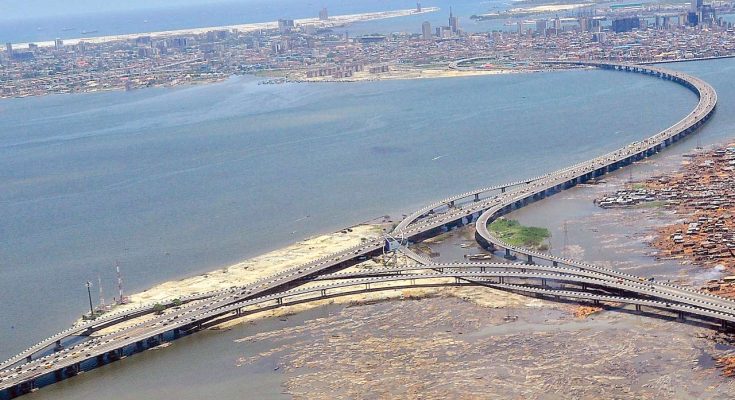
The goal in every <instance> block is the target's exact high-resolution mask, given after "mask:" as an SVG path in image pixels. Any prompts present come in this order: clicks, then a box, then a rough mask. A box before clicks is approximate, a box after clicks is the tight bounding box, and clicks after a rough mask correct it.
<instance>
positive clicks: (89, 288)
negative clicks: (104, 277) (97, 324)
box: [87, 281, 94, 318]
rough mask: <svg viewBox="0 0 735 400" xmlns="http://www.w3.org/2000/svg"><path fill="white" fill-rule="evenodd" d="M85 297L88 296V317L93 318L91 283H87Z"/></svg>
mask: <svg viewBox="0 0 735 400" xmlns="http://www.w3.org/2000/svg"><path fill="white" fill-rule="evenodd" d="M87 295H88V296H89V317H90V318H94V306H92V282H90V281H87Z"/></svg>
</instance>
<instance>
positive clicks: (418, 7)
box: [416, 2, 421, 12]
mask: <svg viewBox="0 0 735 400" xmlns="http://www.w3.org/2000/svg"><path fill="white" fill-rule="evenodd" d="M416 12H421V2H418V3H416Z"/></svg>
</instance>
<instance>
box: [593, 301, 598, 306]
mask: <svg viewBox="0 0 735 400" xmlns="http://www.w3.org/2000/svg"><path fill="white" fill-rule="evenodd" d="M592 304H594V305H596V306H599V305H600V300H593V301H592Z"/></svg>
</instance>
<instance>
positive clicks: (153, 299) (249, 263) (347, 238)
mask: <svg viewBox="0 0 735 400" xmlns="http://www.w3.org/2000/svg"><path fill="white" fill-rule="evenodd" d="M350 229H351V230H352V231H351V232H349V231H348V230H342V231H340V232H336V233H332V234H328V235H321V236H318V237H315V238H311V239H307V240H304V241H302V242H299V243H296V244H293V245H291V246H288V247H285V248H283V249H280V250H276V251H272V252H270V253H266V254H264V255H262V256H258V257H255V258H252V259H249V260H246V261H243V262H241V263H238V264H235V265H232V266H229V267H226V268H223V269H221V270H216V271H212V272H209V273H206V274H202V275H197V276H194V277H190V278H185V279H181V280H178V281H171V282H166V283H163V284H160V285H157V286H155V287H153V288H151V289H148V290H146V291H144V292H141V293H136V294H133V295H131V296H130V300H131V303H129V304H126V305H124V306H118V307H117V308H116V309H115V311H118V310H125V309H130V308H134V307H139V306H141V305H144V304H149V305H150V304H155V303H159V302H165V301H171V300H173V299H175V298H177V297H180V296H185V295H190V294H196V293H202V292H207V291H211V290H218V289H225V288H229V287H232V286H239V285H245V284H248V283H251V282H253V281H255V280H257V279H259V278H262V277H264V276H267V275H271V274H274V273H277V272H279V271H281V270H283V269H287V268H290V267H293V266H295V265H298V264H302V263H304V262H308V261H311V260H314V259H317V258H320V257H322V256H325V255H327V254H329V253H333V252H336V251H340V250H342V249H345V248H348V247H351V246H354V245H356V244H358V243H360V241H362V239H363V238H368V237H375V236H377V235H379V234H381V233H382V229H383V226H382V225H359V226H355V227H353V228H350ZM397 263H398V265H408V264H413V262H412V261H410V260H407V259H405V258H399V259H398V260H397ZM380 267H383V263H382V259H381V257H377V258H376V259H373V260H367V261H365V262H362V263H360V264H357V265H355V266H353V267H351V268H349V269H347V270H345V271H344V272H355V271H364V270H369V269H373V268H380ZM416 272H420V271H416ZM429 272H430V271H429ZM451 281H453V280H452V279H448V278H442V279H436V280H432V281H426V280H424V281H420V283H429V282H434V283H437V282H451ZM405 283H406V282H395V283H384V284H380V285H378V284H375V285H373V287H378V286H380V287H384V288H386V290H380V291H376V292H369V293H360V294H351V295H344V296H339V297H334V298H329V299H324V300H315V301H310V302H308V303H301V304H296V305H291V306H285V307H280V308H277V309H272V310H267V311H262V312H261V311H258V308H257V307H253V308H249V309H247V310H246V315H244V316H243V317H242V318H239V319H234V320H230V321H228V322H225V323H223V324H220V325H219V326H217V327H216V328H215V329H223V328H227V327H230V326H233V325H237V324H240V323H243V322H248V321H253V320H257V319H261V318H267V317H278V316H283V315H290V314H295V313H298V312H302V311H305V310H308V309H312V308H316V307H320V306H323V305H326V304H365V303H371V302H376V301H383V300H391V299H407V298H425V297H435V296H452V297H458V298H461V299H464V300H467V301H470V302H473V303H475V304H478V305H480V306H483V307H489V308H503V307H542V306H544V305H545V304H551V303H545V302H543V301H541V300H538V299H535V298H530V297H525V296H521V295H517V294H513V293H508V292H503V291H499V290H494V289H490V288H484V287H443V288H441V287H440V288H412V289H389V288H390V287H394V286H400V285H402V284H405ZM321 284H324V283H323V282H310V283H306V284H304V285H303V286H302V287H303V288H308V287H312V286H316V285H321ZM354 289H355V287H351V288H343V289H332V290H330V291H329V294H330V295H334V294H337V293H344V292H347V291H350V290H354ZM307 297H309V296H303V298H307ZM311 297H312V298H313V295H311ZM293 300H296V298H290V299H287V300H286V302H289V301H293ZM267 305H270V303H269V304H267ZM153 317H154V316H152V315H149V316H145V317H141V318H137V319H134V320H130V321H127V322H125V323H123V324H118V325H115V326H114V327H111V328H108V329H105V330H102V331H99V332H97V333H96V335H104V334H107V333H110V332H113V331H116V330H118V329H121V328H125V327H127V326H130V325H132V324H136V323H139V322H142V321H144V320H146V319H150V318H153Z"/></svg>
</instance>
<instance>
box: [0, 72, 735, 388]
mask: <svg viewBox="0 0 735 400" xmlns="http://www.w3.org/2000/svg"><path fill="white" fill-rule="evenodd" d="M463 62H464V61H460V62H459V63H457V66H456V67H461V66H462V65H463V64H462V63H463ZM554 63H560V62H554ZM565 64H579V65H585V66H591V67H597V68H603V69H612V70H619V71H627V72H635V73H642V74H647V75H652V76H656V77H659V78H662V79H666V80H670V81H673V82H676V83H678V84H681V85H683V86H685V87H687V88H688V89H690V90H692V91H694V92H695V93H696V94H697V95H698V97H699V102H698V103H697V106H696V107H695V109H694V110H692V112H690V113H689V114H688V115H687V116H686V117H685V118H683V119H682V120H680V121H679V122H677V123H676V124H674V125H672V126H671V127H669V128H667V129H666V130H664V131H662V132H659V133H657V134H655V135H653V136H651V137H649V138H648V139H645V140H643V141H641V142H634V143H632V144H630V145H628V146H625V147H623V148H620V149H617V150H615V151H613V152H610V153H607V154H605V155H602V156H599V157H596V158H594V159H592V160H588V161H585V162H582V163H578V164H575V165H572V166H569V167H566V168H563V169H561V170H558V171H554V172H552V173H549V174H546V175H543V176H540V177H536V178H532V179H528V180H523V181H518V182H512V183H509V184H505V185H496V186H492V187H487V188H482V189H478V190H474V191H470V192H466V193H463V194H460V195H457V196H452V197H449V198H447V199H444V200H442V201H440V202H436V203H433V204H430V205H428V206H426V207H424V208H422V209H420V210H418V211H416V212H414V213H412V214H410V215H408V216H407V217H406V218H404V220H403V221H401V222H400V223H399V224H398V225H397V227H396V229H395V230H394V231H393V234H394V236H397V237H402V238H405V239H410V240H417V239H421V238H423V237H427V236H431V235H434V234H435V233H437V232H439V231H441V230H442V229H446V228H449V227H452V226H456V225H464V224H467V223H470V222H471V221H475V224H476V227H477V235H476V238H477V240H478V242H480V244H481V245H482V246H484V247H485V248H488V249H490V250H495V251H497V250H502V251H504V252H505V256H506V257H507V258H509V259H515V258H516V257H518V256H522V257H524V258H525V262H526V263H527V265H526V264H498V265H504V266H503V267H499V266H498V265H485V266H484V267H483V266H472V267H469V266H461V265H454V266H452V267H447V266H442V265H423V266H422V268H423V269H428V270H430V271H432V272H428V273H413V274H406V273H405V271H400V272H398V271H394V274H387V275H386V274H384V275H385V276H369V277H358V276H352V278H355V279H347V278H345V277H340V276H335V275H332V276H331V277H332V280H335V281H336V282H335V283H330V284H326V285H318V286H316V287H311V288H301V289H298V288H297V289H294V288H295V287H299V286H302V285H303V284H304V283H307V282H312V281H313V282H315V283H318V282H319V281H320V280H323V279H326V278H317V277H318V276H319V275H324V274H329V273H330V272H333V271H336V270H339V269H343V268H345V267H347V266H350V265H352V264H354V263H356V262H357V261H358V259H359V258H361V257H364V256H371V255H376V254H379V253H381V252H382V248H383V240H382V239H378V238H374V239H371V240H367V241H365V242H364V243H361V244H360V245H357V246H354V247H351V248H349V249H346V250H343V251H340V252H337V253H333V254H330V255H328V256H325V257H322V258H320V259H317V260H314V261H312V262H309V263H305V264H302V265H299V266H296V267H293V268H289V269H287V270H284V271H281V272H279V273H277V274H274V275H271V276H268V277H265V278H263V279H260V280H258V281H256V282H254V283H252V284H249V285H246V286H241V287H233V288H229V289H226V290H219V291H214V292H210V293H206V294H202V295H198V296H195V297H194V298H192V299H186V300H187V303H186V304H183V305H181V306H178V307H175V308H172V309H169V310H168V311H167V312H165V313H164V314H163V315H157V314H151V312H150V311H151V310H150V309H145V308H144V309H139V310H134V311H132V312H130V313H124V314H122V315H110V316H107V317H105V318H104V319H100V320H97V321H91V322H89V323H86V324H83V325H82V326H80V327H77V328H72V329H71V330H67V331H64V332H61V333H60V334H57V335H54V336H53V337H52V338H49V339H47V340H45V341H42V342H41V343H39V344H38V345H36V346H33V347H31V348H30V349H28V350H26V351H24V352H21V353H20V354H18V355H17V356H15V357H13V358H11V359H10V360H8V361H6V362H4V363H2V364H1V365H2V367H0V368H5V369H4V370H2V371H0V397H1V396H2V394H3V393H5V395H6V397H9V396H11V397H12V396H16V395H20V394H23V393H27V392H29V391H31V390H33V389H34V388H35V387H36V385H37V383H38V382H41V383H44V382H43V380H44V379H45V380H46V382H45V383H46V384H47V383H53V382H54V381H57V380H60V379H63V378H65V377H68V376H73V375H76V374H77V373H79V372H80V371H81V370H82V369H83V368H90V367H96V366H98V365H102V364H104V363H105V362H107V361H111V360H116V359H119V358H121V357H124V356H125V355H127V354H130V353H132V352H135V351H141V350H144V349H145V348H147V347H150V346H153V345H155V344H156V343H159V342H160V341H161V340H164V337H177V336H178V335H180V334H184V333H188V332H191V331H195V330H197V329H201V328H202V327H204V326H207V325H208V324H213V323H215V322H216V321H220V320H222V319H227V318H233V317H237V316H240V315H243V313H246V312H249V311H248V310H249V309H250V308H249V307H251V306H258V307H259V308H257V310H262V309H263V307H266V308H267V307H278V306H282V305H284V304H286V303H289V301H288V299H294V298H296V299H300V298H301V297H299V296H303V299H305V300H303V301H311V300H313V299H316V298H324V297H325V296H327V295H328V292H329V291H332V290H337V289H344V288H349V287H355V286H358V287H362V288H361V289H359V290H367V291H369V290H377V289H376V287H378V286H379V285H381V284H391V283H395V282H404V283H403V286H401V287H412V286H414V285H427V284H423V283H421V282H429V283H428V285H439V286H441V285H449V284H451V285H485V286H491V287H496V288H499V289H504V290H512V291H520V292H525V293H533V294H535V295H540V296H554V297H555V298H567V299H578V300H592V301H603V302H606V301H607V302H619V303H627V304H636V305H637V306H647V307H653V308H657V309H662V310H669V311H676V312H679V313H682V314H680V315H683V314H684V313H687V314H690V315H694V316H697V317H701V318H709V319H712V320H715V321H719V322H720V323H722V324H723V325H724V326H726V325H727V324H728V323H732V322H735V311H733V310H735V303H734V302H732V301H729V300H726V299H722V298H719V297H717V296H712V295H709V294H706V293H701V292H698V291H695V290H691V289H686V288H680V287H677V286H675V285H668V284H663V283H648V282H642V281H641V279H640V278H639V277H636V276H633V275H630V274H626V273H622V272H619V271H615V270H611V269H608V268H603V267H599V266H595V265H591V264H587V263H583V262H578V261H575V260H566V259H562V258H559V257H554V256H551V255H547V254H542V253H538V252H534V251H530V250H527V249H523V248H519V247H514V246H510V245H508V244H506V243H504V242H502V241H501V240H499V239H497V238H495V237H493V236H492V235H490V233H489V232H488V230H487V224H488V222H489V221H491V220H493V219H495V218H497V217H499V216H501V215H503V214H505V213H508V212H510V211H512V210H514V209H517V208H519V207H522V206H524V205H526V204H528V203H530V202H532V201H535V200H538V199H541V198H544V197H546V196H548V195H551V194H554V193H556V192H559V191H561V190H564V189H567V188H570V187H572V186H574V185H576V184H578V183H582V182H585V181H587V180H590V179H593V178H594V177H597V176H601V175H603V174H605V173H607V172H610V171H613V170H615V169H617V168H621V167H623V166H625V165H628V164H630V163H632V162H634V161H636V160H639V159H642V158H644V157H647V156H650V155H653V154H655V153H657V152H659V151H661V150H662V149H663V148H664V147H666V146H668V145H671V144H673V143H674V142H676V141H678V140H680V139H681V138H683V137H685V136H686V135H688V134H690V133H692V132H694V131H695V130H696V129H697V128H698V127H700V126H701V125H702V124H704V123H705V122H706V121H707V120H708V119H709V118H710V117H711V116H712V114H713V113H714V110H715V107H716V104H717V95H716V93H715V91H714V89H713V88H712V87H711V86H710V85H709V84H707V83H706V82H704V81H702V80H700V79H698V78H695V77H693V76H690V75H687V74H684V73H681V72H674V71H669V70H666V69H663V68H660V67H655V66H638V65H626V64H618V63H565ZM412 258H414V259H416V260H417V261H418V262H419V263H423V264H426V263H427V260H424V259H422V258H421V257H412ZM540 263H546V264H550V265H541V264H540ZM518 265H523V266H522V267H518ZM462 268H481V270H479V271H471V270H467V271H462V270H461V269H462ZM482 268H484V270H482ZM445 269H448V270H445ZM457 269H459V271H457ZM518 269H520V271H518ZM327 276H329V275H327ZM528 280H535V281H541V285H540V286H538V285H536V286H533V285H526V284H523V282H525V281H528ZM447 281H448V282H447ZM506 281H510V282H511V283H508V282H506ZM519 281H520V283H519ZM406 282H407V283H406ZM417 282H419V283H417ZM548 282H563V283H564V284H573V285H578V286H581V287H582V290H577V291H570V290H561V289H555V288H549V287H547V283H548ZM310 284H313V283H310ZM399 286H400V285H399ZM355 290H357V289H355ZM314 293H316V294H318V296H316V297H314V296H311V294H314ZM310 296H311V297H310ZM309 299H311V300H309ZM299 301H301V300H299ZM269 302H270V303H269ZM271 303H272V304H271ZM289 304H291V303H289ZM141 315H148V316H149V318H148V319H146V320H144V321H140V322H137V323H134V324H129V325H128V326H125V327H123V328H120V329H118V330H116V331H114V332H112V333H109V334H106V335H102V336H99V337H95V338H92V339H89V340H86V341H84V342H82V343H79V344H76V345H73V346H69V347H66V348H63V346H56V348H55V350H56V351H54V352H53V353H51V354H42V355H40V357H38V353H39V352H41V351H43V350H44V349H47V348H48V347H49V346H51V345H53V344H55V343H57V341H58V340H60V339H67V338H70V337H71V336H74V335H79V334H83V333H85V332H94V331H96V330H98V329H101V328H100V327H102V326H109V324H112V323H115V322H116V321H117V322H121V321H127V320H130V319H134V318H136V317H138V316H141ZM82 329H83V330H82ZM33 357H38V358H36V359H34V358H33ZM20 362H23V364H19V363H20ZM83 364H84V365H83Z"/></svg>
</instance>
